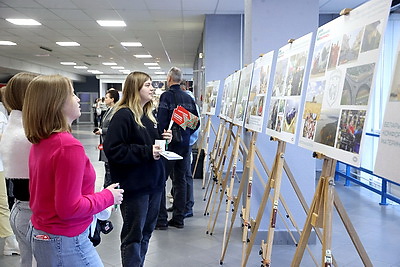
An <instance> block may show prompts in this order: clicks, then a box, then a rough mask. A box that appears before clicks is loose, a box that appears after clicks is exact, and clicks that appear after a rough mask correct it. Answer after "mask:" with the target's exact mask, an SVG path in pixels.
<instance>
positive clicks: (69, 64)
mask: <svg viewBox="0 0 400 267" xmlns="http://www.w3.org/2000/svg"><path fill="white" fill-rule="evenodd" d="M60 64H61V65H65V66H75V65H76V63H75V62H67V61H64V62H60Z"/></svg>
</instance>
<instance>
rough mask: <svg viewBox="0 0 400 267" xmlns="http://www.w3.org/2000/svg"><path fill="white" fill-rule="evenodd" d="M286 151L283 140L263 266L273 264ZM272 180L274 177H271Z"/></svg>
mask: <svg viewBox="0 0 400 267" xmlns="http://www.w3.org/2000/svg"><path fill="white" fill-rule="evenodd" d="M285 149H286V142H283V141H281V140H279V141H278V150H277V155H276V163H275V164H276V165H277V166H276V171H275V172H274V176H273V179H274V181H273V182H272V183H271V188H274V196H273V199H272V210H271V214H270V225H269V227H268V239H267V243H266V246H267V248H266V249H265V250H264V249H263V252H264V251H265V254H264V253H263V254H262V261H261V262H262V264H263V266H270V264H271V255H272V244H273V241H274V232H275V225H276V216H277V212H278V205H279V195H280V191H281V183H282V172H283V163H284V160H285V159H284V157H285ZM271 178H272V177H271Z"/></svg>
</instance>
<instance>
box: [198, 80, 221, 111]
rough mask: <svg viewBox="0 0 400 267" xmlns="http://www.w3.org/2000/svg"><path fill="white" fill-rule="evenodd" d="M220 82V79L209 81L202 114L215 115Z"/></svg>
mask: <svg viewBox="0 0 400 267" xmlns="http://www.w3.org/2000/svg"><path fill="white" fill-rule="evenodd" d="M219 84H220V80H218V81H210V82H207V84H206V91H205V93H204V100H203V108H202V114H206V115H215V107H216V106H217V99H218V91H219Z"/></svg>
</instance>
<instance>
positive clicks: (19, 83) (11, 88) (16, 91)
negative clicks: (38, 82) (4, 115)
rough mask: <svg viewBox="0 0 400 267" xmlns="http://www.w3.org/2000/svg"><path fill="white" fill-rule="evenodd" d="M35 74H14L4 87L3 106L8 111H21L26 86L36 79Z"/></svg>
mask: <svg viewBox="0 0 400 267" xmlns="http://www.w3.org/2000/svg"><path fill="white" fill-rule="evenodd" d="M37 76H38V75H37V74H33V73H29V72H20V73H17V74H15V75H14V76H13V77H12V78H11V79H10V80H9V81H8V82H7V85H6V88H5V90H4V94H3V100H4V104H5V106H6V107H7V109H9V110H19V111H22V106H23V104H24V98H25V92H26V89H27V88H28V84H29V83H30V82H31V81H32V80H33V78H35V77H37Z"/></svg>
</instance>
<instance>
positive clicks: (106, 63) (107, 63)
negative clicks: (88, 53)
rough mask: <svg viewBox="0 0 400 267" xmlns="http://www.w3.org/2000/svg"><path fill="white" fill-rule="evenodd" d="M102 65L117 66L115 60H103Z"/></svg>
mask: <svg viewBox="0 0 400 267" xmlns="http://www.w3.org/2000/svg"><path fill="white" fill-rule="evenodd" d="M102 64H103V65H104V66H117V65H118V64H117V63H115V62H103V63H102Z"/></svg>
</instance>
